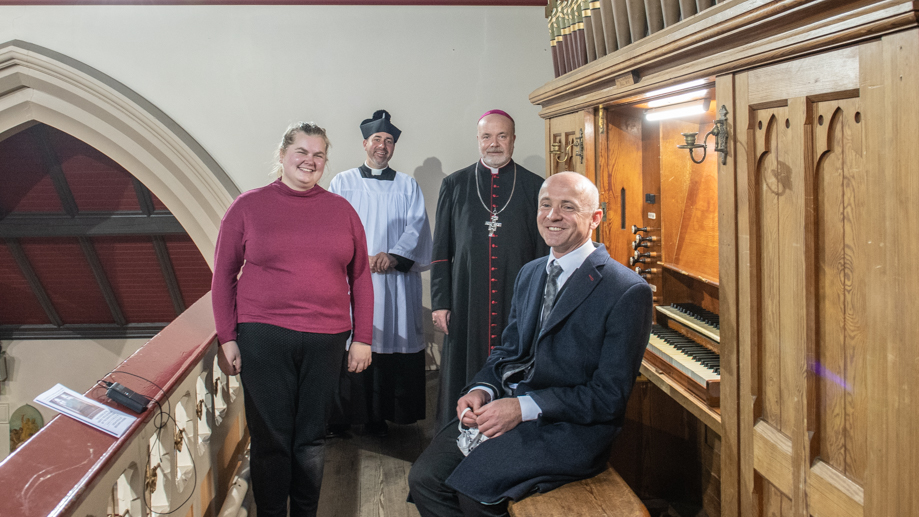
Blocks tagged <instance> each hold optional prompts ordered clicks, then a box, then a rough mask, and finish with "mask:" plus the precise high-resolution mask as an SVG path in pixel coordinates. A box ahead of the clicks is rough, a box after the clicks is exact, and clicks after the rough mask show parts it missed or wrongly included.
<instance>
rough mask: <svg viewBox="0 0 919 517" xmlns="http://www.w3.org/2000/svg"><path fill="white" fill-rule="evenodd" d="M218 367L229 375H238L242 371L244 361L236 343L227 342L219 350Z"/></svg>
mask: <svg viewBox="0 0 919 517" xmlns="http://www.w3.org/2000/svg"><path fill="white" fill-rule="evenodd" d="M217 366H218V367H220V371H222V372H223V373H225V374H227V375H237V374H239V372H240V371H241V370H242V367H243V360H242V357H241V356H240V355H239V345H237V344H236V341H227V342H226V343H224V344H222V345H220V347H218V350H217Z"/></svg>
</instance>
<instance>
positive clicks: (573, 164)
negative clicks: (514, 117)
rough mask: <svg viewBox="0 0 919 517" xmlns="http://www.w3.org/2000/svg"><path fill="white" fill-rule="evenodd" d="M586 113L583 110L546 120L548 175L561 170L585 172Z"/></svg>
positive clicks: (586, 157)
mask: <svg viewBox="0 0 919 517" xmlns="http://www.w3.org/2000/svg"><path fill="white" fill-rule="evenodd" d="M586 149H587V145H586V143H585V136H584V114H583V113H581V112H578V113H572V114H570V115H564V116H561V117H556V118H553V119H549V120H547V121H546V176H547V177H548V176H551V175H553V174H555V173H558V172H561V171H575V172H580V173H581V174H584V173H585V170H586V166H585V163H586V162H587V161H588V160H591V159H593V157H589V156H586V154H587V153H586Z"/></svg>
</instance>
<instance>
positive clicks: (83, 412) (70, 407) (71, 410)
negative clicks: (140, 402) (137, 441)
mask: <svg viewBox="0 0 919 517" xmlns="http://www.w3.org/2000/svg"><path fill="white" fill-rule="evenodd" d="M35 402H38V403H39V404H41V405H43V406H47V407H49V408H51V409H53V410H55V411H58V412H60V413H63V414H65V415H67V416H69V417H71V418H75V419H77V420H79V421H80V422H83V423H84V424H87V425H89V426H92V427H95V428H96V429H99V430H100V431H105V432H106V433H108V434H110V435H112V436H115V437H119V438H120V437H121V436H122V435H123V434H124V433H125V431H127V430H128V428H129V427H131V424H133V423H134V421H135V420H137V417H135V416H131V415H129V414H127V413H122V412H121V411H118V410H117V409H115V408H111V407H108V406H106V405H105V404H100V403H99V402H96V401H95V400H91V399H88V398H86V397H85V396H83V395H80V394H79V393H77V392H75V391H73V390H71V389H69V388H67V387H65V386H63V385H62V384H58V385H56V386H54V387H53V388H51V389H50V390H48V391H46V392H44V393H42V394H41V395H39V396H37V397H35Z"/></svg>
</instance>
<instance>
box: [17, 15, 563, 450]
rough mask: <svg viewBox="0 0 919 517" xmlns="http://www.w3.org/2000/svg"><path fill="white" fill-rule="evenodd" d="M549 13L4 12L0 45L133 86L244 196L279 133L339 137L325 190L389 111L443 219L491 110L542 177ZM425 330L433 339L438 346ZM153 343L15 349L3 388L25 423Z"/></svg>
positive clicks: (397, 164) (264, 174)
mask: <svg viewBox="0 0 919 517" xmlns="http://www.w3.org/2000/svg"><path fill="white" fill-rule="evenodd" d="M543 13H544V9H543V8H542V7H456V6H430V7H400V6H374V7H369V6H46V7H43V6H2V7H0V44H2V43H4V42H7V41H10V40H22V41H25V42H28V43H31V44H35V45H39V46H42V47H46V48H48V49H50V50H53V51H55V52H58V53H61V54H64V55H66V56H68V57H70V58H73V59H76V60H78V61H80V62H82V63H84V64H86V65H89V66H91V67H93V68H96V69H97V70H99V71H101V72H102V73H104V74H107V75H108V76H110V77H112V78H113V79H114V80H115V81H118V82H120V83H122V84H124V85H126V86H127V87H129V88H131V89H133V90H134V91H136V92H137V93H138V94H140V95H141V96H143V97H145V98H146V99H147V100H148V101H150V102H151V103H153V104H154V105H155V106H156V107H157V108H159V109H160V110H162V111H163V112H164V113H166V114H167V115H168V116H170V117H172V118H173V120H175V121H176V122H177V123H178V124H179V125H180V126H182V128H183V129H185V130H186V131H187V132H188V133H189V134H190V135H191V136H192V137H193V138H195V139H196V140H197V141H198V142H199V143H200V144H201V145H202V146H203V147H204V148H205V149H206V150H207V152H209V153H210V154H211V155H212V156H213V158H214V159H215V160H216V161H217V163H219V164H220V166H221V167H222V168H223V169H224V170H225V171H226V172H227V174H228V175H229V176H230V178H232V180H233V181H234V182H235V183H236V184H237V186H238V187H239V188H240V190H241V191H245V190H249V189H251V188H255V187H258V186H261V185H264V184H265V183H267V182H268V181H269V178H268V172H269V170H270V168H271V164H272V162H273V155H274V152H275V149H276V146H277V143H278V140H279V138H280V135H281V133H282V132H283V130H284V129H285V128H286V127H287V125H288V124H289V123H291V122H294V121H297V120H312V121H315V122H317V123H319V124H320V125H322V126H324V127H326V128H327V130H328V133H329V137H330V139H331V141H332V149H331V152H330V158H331V162H330V164H329V166H328V169H327V171H326V174H325V176H324V177H323V179H322V182H321V184H322V185H323V186H327V185H328V184H329V182H330V181H331V179H332V177H333V176H334V174H335V173H337V172H339V171H342V170H346V169H349V168H351V167H355V166H357V165H359V164H360V163H361V162H362V161H363V159H364V155H363V150H362V148H361V145H360V144H361V134H360V130H359V128H358V126H359V124H360V121H361V120H363V119H365V118H368V117H370V115H371V114H372V113H373V111H375V110H376V109H380V108H385V109H387V110H389V111H390V113H392V115H393V122H394V123H395V124H396V125H397V126H398V127H399V128H400V129H401V130H402V131H403V133H402V137H401V139H400V140H399V143H398V145H397V147H396V154H395V157H394V158H393V160H392V162H391V165H392V166H393V167H394V168H396V169H398V170H401V171H403V172H406V173H408V174H411V175H413V176H414V177H415V178H416V179H417V180H418V182H419V184H420V185H421V188H422V191H423V192H424V195H425V198H426V202H427V206H428V211H429V214H431V215H433V211H434V207H435V205H436V202H437V193H438V191H439V188H440V183H441V180H442V179H443V177H444V176H445V175H446V174H449V173H451V172H453V171H455V170H457V169H459V168H462V167H465V166H466V165H469V164H471V163H473V162H474V161H475V160H476V158H477V157H478V151H477V147H476V141H475V124H476V121H477V119H478V117H479V115H480V114H481V113H483V112H484V111H486V110H489V109H493V108H500V109H504V110H505V111H508V112H509V113H511V114H512V115H513V116H514V118H515V119H516V121H517V144H516V151H515V158H516V159H517V161H518V162H519V163H521V164H523V165H524V166H526V167H527V168H529V169H530V170H532V171H533V172H536V173H537V174H544V173H545V165H544V154H545V152H544V143H543V140H544V135H545V126H544V123H543V121H542V120H541V119H540V118H539V117H538V116H537V113H538V111H539V108H538V107H537V106H533V105H531V104H530V103H529V101H528V100H527V96H528V95H529V93H530V92H532V91H533V90H535V89H536V88H537V87H539V86H541V85H542V84H543V83H545V82H546V81H548V80H549V79H551V69H552V64H551V56H550V54H549V46H548V44H547V40H548V38H547V31H546V24H545V19H544V18H543ZM425 277H427V275H425ZM425 281H426V282H425V283H426V284H427V278H425ZM426 291H427V289H426ZM429 299H430V298H429V297H428V296H427V294H426V297H425V305H426V306H430V304H429V302H428V300H429ZM425 315H426V319H425V321H429V318H430V315H429V312H427V311H426V312H425ZM427 327H428V328H426V336H427V339H428V341H429V342H435V341H439V335H435V333H434V332H433V329H431V328H430V325H429V324H428V325H427ZM140 344H142V342H140V341H137V340H129V341H104V342H103V341H98V342H94V341H84V342H68V341H49V342H39V341H34V342H12V343H4V348H5V349H7V350H8V351H9V355H10V366H11V369H12V371H13V378H12V379H11V381H10V382H9V383H4V385H3V386H2V388H0V390H2V392H0V404H9V406H10V407H9V412H10V413H12V411H13V410H15V409H16V408H17V407H19V405H21V404H24V403H27V402H29V401H31V400H32V398H34V396H35V395H37V394H38V393H40V392H41V391H44V390H45V389H47V388H48V387H50V386H51V385H53V384H54V383H55V382H61V383H62V384H65V385H67V386H69V387H71V388H73V389H76V390H78V391H81V390H83V389H85V388H87V387H88V386H90V385H91V384H92V382H94V380H95V379H96V378H98V377H99V376H101V375H102V374H104V373H105V372H107V371H109V370H110V369H111V368H112V367H114V366H115V365H116V364H118V362H120V360H121V359H123V358H124V357H126V356H128V355H130V354H131V353H132V352H133V351H134V350H135V349H136V348H137V347H138V346H139V345H140ZM436 353H437V352H436V349H435V350H433V351H432V355H436ZM63 358H66V359H63ZM45 416H46V417H50V416H51V413H50V412H45ZM6 436H8V433H5V432H0V437H6ZM3 441H4V440H3V439H0V443H2V442H3ZM2 447H4V446H3V445H2V444H0V458H2V457H4V456H5V454H4V453H3V449H2Z"/></svg>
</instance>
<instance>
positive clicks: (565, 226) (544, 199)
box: [536, 171, 603, 258]
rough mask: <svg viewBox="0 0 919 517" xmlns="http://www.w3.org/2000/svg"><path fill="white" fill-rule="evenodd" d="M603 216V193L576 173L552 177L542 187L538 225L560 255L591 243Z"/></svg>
mask: <svg viewBox="0 0 919 517" xmlns="http://www.w3.org/2000/svg"><path fill="white" fill-rule="evenodd" d="M602 218H603V212H602V211H601V210H600V192H599V191H598V190H597V187H596V185H594V184H593V183H592V182H591V181H590V180H588V179H587V178H585V177H584V176H582V175H580V174H578V173H576V172H571V171H565V172H560V173H558V174H555V175H552V176H549V177H548V178H546V181H544V182H543V184H542V187H541V188H540V189H539V210H538V212H537V214H536V224H537V226H538V227H539V234H540V235H542V238H543V239H544V240H545V241H546V244H548V245H549V246H550V247H551V248H552V253H553V255H555V257H556V258H559V257H562V256H563V255H565V254H566V253H568V252H570V251H571V250H573V249H576V248H578V247H579V246H581V245H582V244H584V243H585V242H587V241H588V240H589V239H590V236H591V232H593V230H595V229H596V228H597V226H599V225H600V220H601V219H602Z"/></svg>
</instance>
